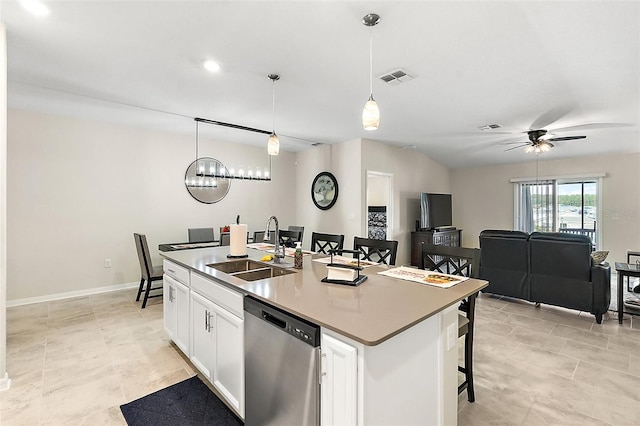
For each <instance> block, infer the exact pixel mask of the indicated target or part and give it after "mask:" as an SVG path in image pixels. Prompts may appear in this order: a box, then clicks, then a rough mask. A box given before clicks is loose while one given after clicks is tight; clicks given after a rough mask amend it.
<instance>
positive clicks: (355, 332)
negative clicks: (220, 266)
mask: <svg viewBox="0 0 640 426" xmlns="http://www.w3.org/2000/svg"><path fill="white" fill-rule="evenodd" d="M228 253H229V247H214V248H202V249H194V250H182V251H172V252H161V253H160V254H161V255H162V256H163V257H165V258H167V259H169V260H172V261H174V262H176V263H178V264H180V265H183V266H185V267H187V268H189V269H191V270H193V271H195V272H197V273H199V274H201V275H203V276H205V277H207V278H211V279H213V280H214V281H216V282H219V283H222V284H224V285H226V286H229V287H231V288H233V289H235V290H237V291H239V292H241V293H244V294H248V295H252V296H255V297H257V298H258V299H261V300H263V301H265V302H267V303H270V304H272V305H274V306H277V307H279V308H282V309H284V310H286V311H288V312H291V313H293V314H296V315H298V316H300V317H302V318H305V319H307V320H309V321H311V322H313V323H316V324H318V325H320V326H322V327H326V328H329V329H331V330H333V331H336V332H338V333H340V334H342V335H345V336H347V337H349V338H351V339H354V340H356V341H358V342H360V343H362V344H364V345H369V346H373V345H377V344H380V343H382V342H384V341H385V340H387V339H389V338H391V337H393V336H395V335H396V334H398V333H401V332H402V331H404V330H406V329H407V328H409V327H411V326H412V325H414V324H417V323H418V322H420V321H423V320H424V319H426V318H429V317H430V316H432V315H434V314H437V313H438V312H440V311H442V310H443V309H445V308H447V307H449V306H451V305H453V304H455V303H457V302H459V301H460V300H462V299H463V298H465V297H467V296H469V295H471V294H473V293H475V292H477V291H479V290H481V289H483V288H484V287H486V286H487V284H488V283H487V282H486V281H482V280H477V279H469V280H466V281H464V282H462V283H459V284H456V285H455V286H453V287H450V288H448V289H443V288H437V287H434V286H430V285H426V284H419V283H415V282H410V281H405V280H400V279H395V278H390V277H386V276H384V275H379V274H378V272H380V271H383V270H385V269H386V268H388V267H386V266H372V267H368V268H365V269H364V271H363V272H362V273H363V274H365V275H367V276H368V279H367V280H366V281H365V282H364V283H362V284H361V285H360V286H358V287H351V286H345V285H339V284H327V283H323V282H321V281H320V280H321V279H322V278H324V277H326V276H327V269H326V265H325V264H322V263H319V262H314V261H312V257H313V258H320V257H326V255H313V256H311V255H306V256H304V263H303V265H304V267H303V269H301V270H298V269H296V270H295V271H296V272H295V273H294V274H290V275H284V276H281V277H276V278H270V279H265V280H259V281H243V280H241V279H239V278H236V277H233V276H231V275H228V274H225V273H222V272H220V271H218V270H216V269H213V268H211V267H209V266H207V264H211V263H219V262H226V261H228V260H229V259H227V257H226V256H227V254H228ZM247 254H248V255H249V258H250V259H254V260H260V258H261V257H262V256H263V255H265V254H266V253H265V252H263V251H259V250H255V249H251V248H248V249H247ZM285 260H286V261H287V262H289V263H293V258H292V257H286V259H285ZM269 263H272V262H269ZM274 266H278V265H277V264H274Z"/></svg>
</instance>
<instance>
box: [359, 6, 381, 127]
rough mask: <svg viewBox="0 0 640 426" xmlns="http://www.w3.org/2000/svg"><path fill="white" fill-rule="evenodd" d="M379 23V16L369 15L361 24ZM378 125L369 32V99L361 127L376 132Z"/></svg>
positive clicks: (371, 33) (371, 42)
mask: <svg viewBox="0 0 640 426" xmlns="http://www.w3.org/2000/svg"><path fill="white" fill-rule="evenodd" d="M378 22H380V16H379V15H376V14H375V13H370V14H368V15H365V16H364V17H363V18H362V23H363V24H364V25H365V26H367V27H373V26H375V25H377V24H378ZM379 125H380V110H379V109H378V103H377V102H376V101H375V100H374V99H373V32H372V31H369V99H368V100H367V102H366V103H365V104H364V109H363V110H362V127H364V129H365V130H376V129H377V128H378V126H379Z"/></svg>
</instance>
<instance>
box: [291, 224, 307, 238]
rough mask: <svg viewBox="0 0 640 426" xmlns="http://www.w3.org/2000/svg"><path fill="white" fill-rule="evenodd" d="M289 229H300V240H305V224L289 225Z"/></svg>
mask: <svg viewBox="0 0 640 426" xmlns="http://www.w3.org/2000/svg"><path fill="white" fill-rule="evenodd" d="M288 230H289V231H300V241H303V240H304V226H297V225H289V228H288Z"/></svg>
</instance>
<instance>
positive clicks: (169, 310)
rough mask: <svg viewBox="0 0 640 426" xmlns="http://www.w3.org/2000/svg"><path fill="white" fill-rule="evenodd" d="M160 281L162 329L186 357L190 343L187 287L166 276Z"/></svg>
mask: <svg viewBox="0 0 640 426" xmlns="http://www.w3.org/2000/svg"><path fill="white" fill-rule="evenodd" d="M162 280H163V290H162V299H163V300H162V303H163V307H162V309H163V311H164V327H165V329H166V331H167V333H168V334H169V337H171V340H173V341H174V342H175V344H176V346H178V348H180V350H181V351H182V352H184V353H185V354H186V355H187V356H188V355H189V341H190V338H189V337H190V324H189V322H190V319H189V287H187V286H186V285H184V284H182V283H179V282H178V281H176V280H174V279H173V278H171V277H170V276H168V275H164V276H163V277H162Z"/></svg>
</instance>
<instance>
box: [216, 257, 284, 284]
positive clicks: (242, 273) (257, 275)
mask: <svg viewBox="0 0 640 426" xmlns="http://www.w3.org/2000/svg"><path fill="white" fill-rule="evenodd" d="M207 266H209V267H210V268H213V269H217V270H218V271H220V272H224V273H225V274H229V275H232V276H234V277H236V278H240V279H241V280H244V281H257V280H264V279H267V278H274V277H281V276H283V275H289V274H295V271H292V270H290V269H285V268H278V267H276V266H271V265H268V264H266V263H262V262H257V261H255V260H250V259H241V260H231V261H228V262H220V263H210V264H208V265H207Z"/></svg>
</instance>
